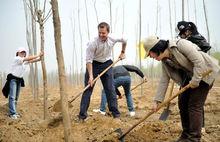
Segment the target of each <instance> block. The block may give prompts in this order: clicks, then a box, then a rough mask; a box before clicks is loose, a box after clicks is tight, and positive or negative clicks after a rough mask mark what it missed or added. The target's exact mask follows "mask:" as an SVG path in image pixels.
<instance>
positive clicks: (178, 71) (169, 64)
mask: <svg viewBox="0 0 220 142" xmlns="http://www.w3.org/2000/svg"><path fill="white" fill-rule="evenodd" d="M144 48H145V51H146V56H150V57H151V58H154V59H156V60H157V61H161V62H162V75H161V79H160V82H159V85H158V89H157V93H156V95H155V98H154V105H153V110H155V111H156V109H157V107H158V104H159V103H161V102H162V101H163V100H164V98H165V94H166V90H167V87H168V84H169V80H170V79H172V80H174V81H175V82H176V83H177V84H179V85H180V86H181V87H183V86H185V85H187V84H188V83H189V84H190V86H191V88H190V89H188V90H187V91H185V92H184V93H183V94H181V95H180V96H179V98H178V105H179V110H180V116H181V122H182V128H183V131H182V134H181V136H180V138H179V139H178V140H177V141H178V142H199V141H200V139H201V126H202V119H203V118H202V108H203V106H204V103H205V100H206V97H207V95H208V92H209V90H210V89H211V87H212V85H213V83H214V80H215V75H216V74H217V73H218V72H219V70H220V68H219V66H218V65H217V64H216V62H215V61H214V59H213V58H211V57H210V56H209V55H208V54H206V53H204V52H202V51H198V49H199V47H198V46H197V45H196V44H193V43H192V42H190V41H188V40H185V39H179V40H178V41H172V40H160V39H159V38H158V37H156V36H150V37H148V38H147V39H146V41H145V43H144ZM208 70H212V73H211V74H210V75H209V76H208V77H205V78H202V76H201V75H202V74H203V73H205V72H207V71H208Z"/></svg>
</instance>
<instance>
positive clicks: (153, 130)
mask: <svg viewBox="0 0 220 142" xmlns="http://www.w3.org/2000/svg"><path fill="white" fill-rule="evenodd" d="M99 86H101V85H99V84H97V85H96V88H95V90H94V92H93V96H92V99H91V104H90V107H89V111H88V113H89V117H88V119H86V121H85V122H84V123H77V122H76V118H77V114H78V113H79V103H80V99H81V98H80V97H79V98H78V99H77V100H75V101H74V102H73V103H72V105H73V107H71V108H70V116H71V120H72V134H73V138H74V141H75V142H117V141H119V140H118V136H119V133H117V132H115V130H117V129H118V128H121V130H122V131H123V132H125V131H126V130H128V129H129V128H130V127H131V126H132V125H134V124H135V123H136V122H138V121H140V120H141V118H143V117H144V116H146V114H147V113H148V112H150V108H151V105H152V99H153V96H154V94H155V90H156V83H152V81H148V82H147V83H145V84H144V85H143V86H142V87H143V94H142V95H141V90H140V88H137V89H136V90H134V91H132V95H133V99H134V105H135V109H136V116H135V117H130V116H129V115H128V110H127V106H126V102H125V97H123V98H122V99H120V100H119V101H118V104H119V110H120V112H121V117H120V119H113V118H112V117H111V115H109V114H108V115H106V116H103V115H101V114H99V113H95V112H93V111H92V110H93V109H96V108H98V107H99V104H100V92H101V88H100V87H99ZM132 86H135V84H133V85H132ZM81 89H82V87H68V94H69V97H71V96H74V95H76V94H78V93H79V92H80V90H81ZM177 91H178V87H177V86H176V87H175V89H174V94H175V92H177ZM48 98H49V99H48V100H49V106H52V107H51V108H50V109H49V113H50V120H48V121H44V120H43V96H42V90H40V96H39V99H38V100H34V99H33V96H32V95H31V91H30V89H29V88H22V92H21V95H20V98H19V102H18V112H19V113H20V114H21V115H22V117H21V118H20V119H18V120H11V119H10V118H9V117H8V116H7V112H8V100H7V99H5V98H4V97H3V96H2V95H1V96H0V142H61V141H64V134H63V125H62V121H60V120H54V119H53V118H55V117H57V116H58V115H60V112H56V111H54V110H55V108H54V104H55V103H56V102H57V101H58V100H59V98H60V96H59V90H58V88H49V97H48ZM219 102H220V79H219V78H218V79H217V80H216V82H215V84H214V86H213V88H212V90H211V91H210V94H209V95H208V98H207V101H206V104H205V124H206V133H203V137H202V142H219V141H220V105H219ZM176 103H177V99H175V100H173V101H172V104H171V110H172V112H171V115H170V116H169V118H168V120H167V121H160V120H158V118H159V116H160V114H161V112H162V111H163V109H161V110H160V111H159V112H157V113H156V114H153V115H151V116H150V117H149V118H148V119H146V120H145V121H144V122H143V123H141V124H140V125H138V126H137V127H136V128H134V129H133V130H132V131H131V132H130V133H128V134H127V135H126V136H125V139H124V140H125V141H126V142H172V141H174V140H176V139H177V138H178V136H179V133H180V132H181V123H180V116H179V112H178V107H177V105H176ZM52 120H53V121H52Z"/></svg>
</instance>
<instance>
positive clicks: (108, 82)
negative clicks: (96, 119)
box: [79, 60, 120, 119]
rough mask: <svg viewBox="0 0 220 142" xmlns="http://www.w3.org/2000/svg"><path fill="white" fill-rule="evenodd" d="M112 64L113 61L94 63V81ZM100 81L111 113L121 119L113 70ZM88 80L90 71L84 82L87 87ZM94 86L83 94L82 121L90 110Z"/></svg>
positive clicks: (81, 104) (80, 114) (80, 116)
mask: <svg viewBox="0 0 220 142" xmlns="http://www.w3.org/2000/svg"><path fill="white" fill-rule="evenodd" d="M111 64H112V60H108V61H106V62H104V63H100V62H97V61H93V63H92V67H93V77H94V79H95V78H96V77H97V76H98V75H99V74H100V73H101V72H102V71H104V70H105V69H106V68H107V67H108V66H110V65H111ZM100 79H101V82H102V85H103V88H104V91H105V94H106V97H107V102H108V108H109V111H111V112H112V115H113V117H119V116H120V112H119V111H118V103H117V97H116V93H115V89H114V84H113V72H112V68H110V69H109V70H108V71H107V72H106V73H105V74H103V75H102V76H101V77H100ZM88 80H89V74H88V71H86V74H85V82H84V83H85V86H87V85H88ZM94 86H95V84H94V85H93V87H89V88H88V89H87V90H85V91H84V92H83V95H82V99H81V103H80V113H79V118H80V119H86V117H87V110H88V108H89V104H90V98H91V95H92V92H93V88H94Z"/></svg>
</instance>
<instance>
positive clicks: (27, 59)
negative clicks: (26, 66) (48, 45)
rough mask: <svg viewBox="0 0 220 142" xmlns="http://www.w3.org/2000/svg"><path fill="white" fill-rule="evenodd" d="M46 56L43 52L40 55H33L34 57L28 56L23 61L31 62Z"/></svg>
mask: <svg viewBox="0 0 220 142" xmlns="http://www.w3.org/2000/svg"><path fill="white" fill-rule="evenodd" d="M43 55H44V53H43V52H40V53H39V54H38V55H33V56H28V57H25V58H24V59H23V62H25V61H28V62H29V61H31V60H34V59H37V58H40V57H41V56H43Z"/></svg>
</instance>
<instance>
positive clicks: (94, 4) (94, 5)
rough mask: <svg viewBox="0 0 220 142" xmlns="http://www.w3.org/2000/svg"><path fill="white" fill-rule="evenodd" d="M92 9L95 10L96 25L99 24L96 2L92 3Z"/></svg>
mask: <svg viewBox="0 0 220 142" xmlns="http://www.w3.org/2000/svg"><path fill="white" fill-rule="evenodd" d="M93 7H94V9H95V15H96V21H97V24H99V18H98V12H97V8H96V0H94V2H93Z"/></svg>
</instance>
